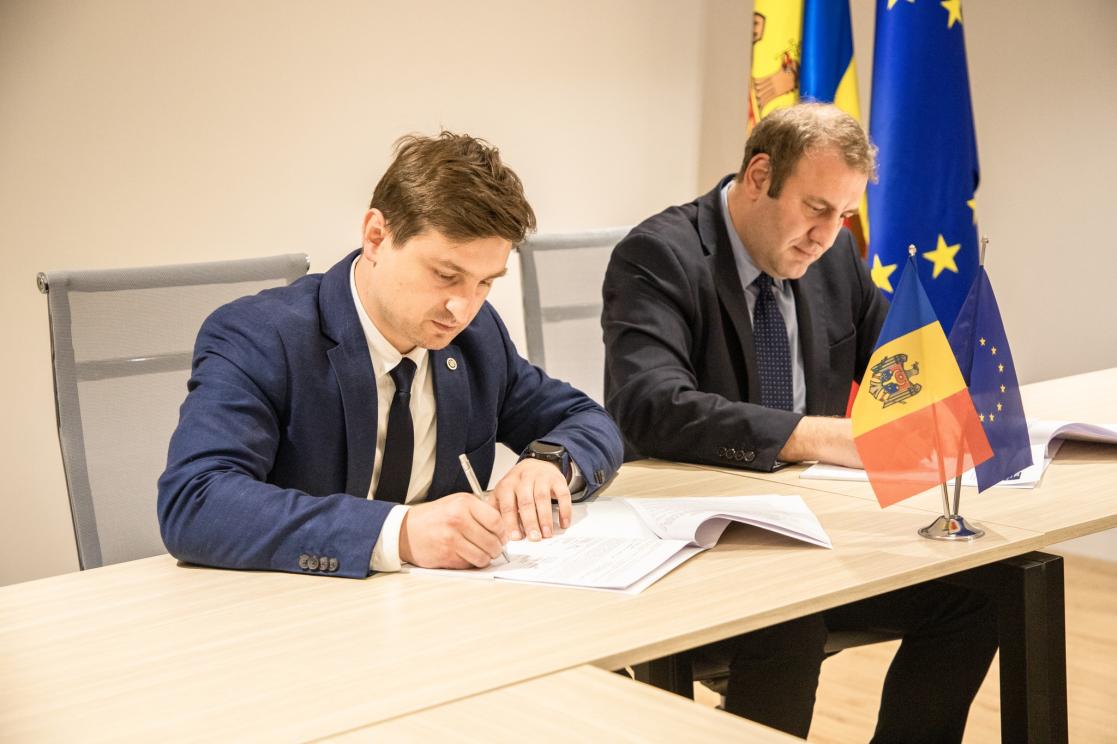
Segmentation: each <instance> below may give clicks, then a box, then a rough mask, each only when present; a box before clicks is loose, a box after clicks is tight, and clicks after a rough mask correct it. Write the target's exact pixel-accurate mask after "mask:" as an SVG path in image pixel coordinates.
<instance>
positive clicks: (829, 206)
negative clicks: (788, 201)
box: [803, 194, 860, 213]
mask: <svg viewBox="0 0 1117 744" xmlns="http://www.w3.org/2000/svg"><path fill="white" fill-rule="evenodd" d="M803 201H807V202H814V203H815V204H816V205H821V206H824V207H826V208H827V209H833V210H834V211H835V212H842V213H845V212H856V211H857V210H858V209H859V208H860V205H859V204H858V205H854V206H852V207H850V208H849V209H838V208H837V207H836V206H834V205H833V204H831V203H830V202H828V201H827V200H826V199H823V198H822V197H821V196H811V195H809V194H808V195H807V196H804V197H803Z"/></svg>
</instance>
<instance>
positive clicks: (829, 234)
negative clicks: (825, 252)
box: [807, 214, 845, 248]
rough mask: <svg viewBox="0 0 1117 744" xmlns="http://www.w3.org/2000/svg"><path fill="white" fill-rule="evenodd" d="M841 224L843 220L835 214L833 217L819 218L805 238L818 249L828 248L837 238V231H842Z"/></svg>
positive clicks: (843, 222)
mask: <svg viewBox="0 0 1117 744" xmlns="http://www.w3.org/2000/svg"><path fill="white" fill-rule="evenodd" d="M843 224H845V219H844V218H843V217H842V216H841V215H840V214H835V215H834V216H833V217H825V216H824V217H820V218H819V220H818V221H817V222H816V223H815V224H814V225H813V226H812V227H811V229H810V232H808V233H807V236H808V237H809V238H810V239H811V241H812V242H814V243H817V244H818V245H819V246H820V247H822V248H829V247H830V246H831V245H833V244H834V241H835V240H836V239H837V238H838V231H839V230H841V229H842V225H843Z"/></svg>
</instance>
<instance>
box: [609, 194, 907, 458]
mask: <svg viewBox="0 0 1117 744" xmlns="http://www.w3.org/2000/svg"><path fill="white" fill-rule="evenodd" d="M724 183H725V180H722V182H721V183H719V184H718V186H717V187H716V188H714V190H713V191H711V192H710V193H708V194H706V195H705V196H703V197H700V198H698V199H696V200H695V201H693V202H690V203H689V204H684V205H682V206H678V207H671V208H669V209H667V210H666V211H664V212H661V213H660V214H657V215H655V216H654V217H651V218H649V219H647V220H645V221H644V222H643V223H641V224H639V225H637V226H636V227H635V228H633V230H632V232H630V233H629V234H628V236H626V237H625V239H624V240H622V241H621V242H620V243H619V244H618V245H617V247H616V249H615V250H614V251H613V255H612V258H611V260H610V262H609V268H608V271H607V273H606V275H605V285H604V290H603V293H604V303H605V305H604V310H603V313H602V326H603V328H604V332H605V398H606V408H608V410H609V412H610V413H611V414H612V415H613V417H614V418H615V419H616V421H617V423H618V424H619V425H620V428H621V431H622V432H623V434H624V437H625V447H626V449H625V456H626V458H629V459H631V458H634V457H639V456H644V457H660V458H663V459H668V460H677V461H683V462H696V463H706V464H714V465H726V466H733V467H744V468H751V469H755V470H771V469H772V467H773V464H774V463H775V462H776V455H777V454H778V453H779V451H780V449H782V448H783V446H784V444H785V443H786V442H787V439H788V437H789V436H790V435H791V431H792V430H793V429H794V428H795V426H796V424H798V423H799V419H800V418H801V415H800V414H797V413H791V412H788V411H778V410H773V409H769V408H764V407H763V406H761V405H759V400H760V383H759V379H758V377H757V364H756V355H755V351H754V347H753V337H752V327H751V323H750V321H749V312H748V306H747V305H746V304H745V293H744V290H743V289H742V287H741V281H740V278H739V275H738V273H737V267H736V264H735V263H734V261H733V253H732V246H731V244H730V242H729V235H728V233H727V232H726V228H725V220H724V218H723V217H722V211H721V204H720V197H719V192H720V190H721V187H722V185H723V184H724ZM792 287H793V291H794V293H795V307H796V315H797V317H798V323H799V338H800V345H801V348H802V352H803V366H804V376H805V378H806V388H807V413H808V414H811V415H824V416H835V415H842V414H844V412H845V409H846V403H847V401H848V398H849V391H850V383H851V382H853V381H854V380H857V381H860V378H861V375H862V373H863V372H864V370H865V367H866V365H867V364H868V361H869V356H870V355H871V353H872V350H873V345H874V343H875V342H876V338H877V334H878V333H879V331H880V326H881V324H882V323H883V322H884V316H885V314H886V313H887V308H888V304H887V302H886V301H885V300H884V299H883V297H882V296H881V294H880V292H879V291H878V290H877V288H876V286H875V285H874V284H873V282H872V280H871V279H870V277H869V273H868V271H867V270H866V268H865V265H864V263H863V262H862V261H861V259H860V258H859V256H858V251H857V248H856V245H855V243H854V241H853V238H852V236H851V235H850V234H849V232H848V231H846V230H842V232H841V233H840V234H839V236H838V239H837V241H836V242H835V243H834V245H833V247H831V248H830V249H829V250H828V251H827V252H826V253H825V254H823V256H822V258H820V259H819V260H818V261H817V262H815V263H814V264H813V265H812V266H811V267H810V268H809V269H808V270H807V272H806V274H804V276H803V277H802V278H801V279H798V280H796V281H793V282H792Z"/></svg>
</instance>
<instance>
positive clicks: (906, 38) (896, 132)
mask: <svg viewBox="0 0 1117 744" xmlns="http://www.w3.org/2000/svg"><path fill="white" fill-rule="evenodd" d="M961 5H962V0H944V1H943V2H938V1H936V2H912V1H911V0H877V10H876V19H877V25H876V40H875V46H874V51H873V101H872V112H871V116H870V122H869V131H870V134H871V135H872V138H873V141H874V142H875V143H876V145H877V147H879V148H880V155H879V158H878V172H879V181H878V182H877V183H876V184H869V215H870V217H871V219H872V223H873V230H872V235H871V236H870V239H869V252H868V260H869V267H870V270H871V272H872V276H873V281H874V282H875V283H876V285H877V286H878V287H880V288H881V290H883V291H884V292H885V294H886V295H889V296H891V294H892V291H893V287H894V286H895V285H896V283H897V281H898V280H899V278H900V276H899V273H898V272H902V271H903V270H904V265H905V263H906V261H907V258H908V256H907V246H908V245H909V244H914V245H915V246H916V249H917V250H918V260H917V261H916V264H917V265H918V267H919V275H920V278H921V279H922V280H923V285H924V287H925V289H926V291H927V294H928V296H929V297H930V299H931V305H932V306H933V307H934V308H935V314H936V316H937V317H938V318H939V320H940V321H941V322H942V326H943V328H944V329H945V330H946V331H948V332H949V331H950V329H951V328H952V327H953V325H954V318H955V316H956V315H957V314H958V309H959V308H960V307H961V306H962V300H963V299H965V296H966V292H967V291H968V290H969V288H970V284H972V283H973V279H974V276H976V274H977V247H978V246H977V227H976V224H977V220H976V217H975V212H974V209H975V202H974V199H975V192H976V190H977V185H978V163H977V140H976V138H975V136H974V125H973V111H972V107H971V104H970V83H969V76H968V73H967V70H966V48H965V41H964V38H963V34H962V8H961Z"/></svg>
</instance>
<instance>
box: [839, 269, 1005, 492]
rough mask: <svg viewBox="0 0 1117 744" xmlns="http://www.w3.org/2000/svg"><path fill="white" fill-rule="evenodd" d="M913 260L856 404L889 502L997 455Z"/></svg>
mask: <svg viewBox="0 0 1117 744" xmlns="http://www.w3.org/2000/svg"><path fill="white" fill-rule="evenodd" d="M914 263H915V257H914V256H912V257H911V258H909V259H908V266H907V270H905V271H904V273H903V276H902V277H901V278H900V284H899V286H898V287H897V288H896V295H895V299H894V300H893V302H892V307H891V308H890V309H889V311H888V316H887V317H886V318H885V319H884V327H883V328H881V331H880V338H879V339H878V340H877V348H876V351H874V352H873V356H872V359H871V361H870V364H871V366H870V367H869V369H868V370H866V371H865V377H864V379H863V380H862V381H861V388H860V390H859V391H858V393H857V398H856V399H855V400H854V402H853V437H854V442H855V443H856V445H857V452H858V454H860V455H861V462H862V463H863V464H864V466H865V472H866V473H868V475H869V482H870V483H872V486H873V491H874V493H876V496H877V501H879V502H880V505H881V506H889V505H891V504H894V503H896V502H897V501H901V500H903V499H906V498H908V497H910V496H914V495H915V494H917V493H920V492H922V491H925V490H927V489H928V488H932V487H933V486H936V485H938V484H940V483H945V482H946V481H947V480H949V479H950V478H956V477H959V476H961V475H962V473H963V472H965V471H966V470H969V469H970V468H972V467H973V466H974V465H975V464H977V463H981V462H984V461H986V460H988V459H989V458H990V457H991V456H992V454H993V452H992V450H991V449H990V447H989V442H988V440H987V439H986V438H985V432H984V430H983V429H982V428H981V421H980V420H979V419H978V415H977V412H976V411H975V410H974V405H973V401H971V400H970V392H969V390H968V389H967V388H966V382H965V380H963V379H962V373H961V371H959V369H958V363H957V362H956V361H955V359H954V353H953V352H952V351H951V349H950V344H949V343H948V342H947V340H946V335H945V334H944V333H943V331H942V326H941V325H939V321H938V319H937V318H936V317H935V311H934V310H933V309H932V307H931V303H930V301H929V300H928V299H927V294H926V293H925V292H924V291H923V286H922V285H921V284H920V282H919V274H918V272H917V271H916V270H914Z"/></svg>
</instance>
